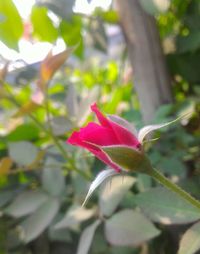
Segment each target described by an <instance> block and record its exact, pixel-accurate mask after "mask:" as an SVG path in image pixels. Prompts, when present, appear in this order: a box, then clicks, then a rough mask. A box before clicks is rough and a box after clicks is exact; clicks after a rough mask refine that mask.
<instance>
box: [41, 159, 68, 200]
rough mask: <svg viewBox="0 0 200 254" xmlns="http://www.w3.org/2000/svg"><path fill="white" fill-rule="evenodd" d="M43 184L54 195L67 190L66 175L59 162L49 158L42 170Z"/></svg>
mask: <svg viewBox="0 0 200 254" xmlns="http://www.w3.org/2000/svg"><path fill="white" fill-rule="evenodd" d="M42 186H43V188H44V190H45V191H47V192H48V193H49V194H51V195H53V196H60V195H62V194H63V192H64V190H65V177H64V175H63V172H62V169H61V167H60V165H59V164H58V162H57V161H56V160H54V159H48V161H47V162H46V164H45V166H44V169H43V171H42Z"/></svg>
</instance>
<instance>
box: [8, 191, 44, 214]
mask: <svg viewBox="0 0 200 254" xmlns="http://www.w3.org/2000/svg"><path fill="white" fill-rule="evenodd" d="M47 198H48V196H47V195H46V194H45V193H44V192H42V191H25V192H23V193H22V194H20V195H18V196H17V197H16V199H15V200H14V201H13V202H12V203H11V204H10V205H9V206H8V207H6V209H4V212H5V213H6V214H9V215H11V216H14V217H17V218H18V217H21V216H24V215H27V214H30V213H32V212H34V211H35V210H36V209H37V208H38V207H39V206H40V205H41V204H43V203H44V202H45V201H46V200H47Z"/></svg>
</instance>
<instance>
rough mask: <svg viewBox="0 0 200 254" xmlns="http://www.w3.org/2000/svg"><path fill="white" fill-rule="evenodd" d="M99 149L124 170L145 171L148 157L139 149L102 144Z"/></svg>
mask: <svg viewBox="0 0 200 254" xmlns="http://www.w3.org/2000/svg"><path fill="white" fill-rule="evenodd" d="M101 149H102V150H103V151H104V152H105V153H106V154H107V156H108V157H109V158H110V159H111V160H112V161H113V162H114V163H115V164H117V165H118V166H119V167H121V168H122V169H124V170H127V171H140V172H145V170H147V169H148V165H149V162H148V159H147V157H145V155H144V154H143V153H142V152H141V151H139V150H136V149H134V148H130V147H128V146H122V145H113V146H104V147H101Z"/></svg>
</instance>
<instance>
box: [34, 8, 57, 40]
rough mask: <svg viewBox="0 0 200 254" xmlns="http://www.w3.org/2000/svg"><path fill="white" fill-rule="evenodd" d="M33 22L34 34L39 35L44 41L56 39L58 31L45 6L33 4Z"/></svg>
mask: <svg viewBox="0 0 200 254" xmlns="http://www.w3.org/2000/svg"><path fill="white" fill-rule="evenodd" d="M31 22H32V25H33V35H35V36H37V37H38V38H39V39H40V40H42V41H48V42H55V41H56V39H57V37H58V31H57V29H56V28H55V26H54V25H53V23H52V20H51V19H50V18H49V16H48V10H47V9H46V8H45V7H38V6H33V8H32V12H31Z"/></svg>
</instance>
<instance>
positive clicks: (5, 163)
mask: <svg viewBox="0 0 200 254" xmlns="http://www.w3.org/2000/svg"><path fill="white" fill-rule="evenodd" d="M12 164H13V161H12V159H11V158H9V157H4V158H2V159H1V160H0V176H1V175H7V174H8V173H9V171H10V169H11V167H12Z"/></svg>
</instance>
